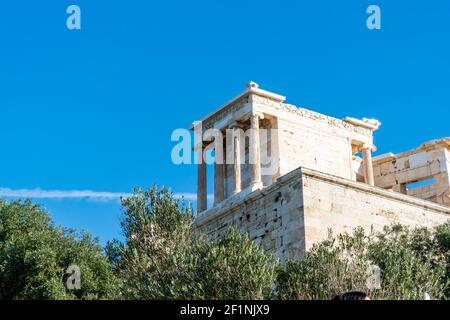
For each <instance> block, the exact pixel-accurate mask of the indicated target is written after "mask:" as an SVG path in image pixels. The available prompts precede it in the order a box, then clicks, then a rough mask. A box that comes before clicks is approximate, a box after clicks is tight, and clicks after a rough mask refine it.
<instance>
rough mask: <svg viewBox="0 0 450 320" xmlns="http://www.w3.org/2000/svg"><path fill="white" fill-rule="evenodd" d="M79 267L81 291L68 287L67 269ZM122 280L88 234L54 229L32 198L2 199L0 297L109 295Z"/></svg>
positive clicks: (97, 296) (30, 297)
mask: <svg viewBox="0 0 450 320" xmlns="http://www.w3.org/2000/svg"><path fill="white" fill-rule="evenodd" d="M73 264H75V265H77V266H78V267H79V268H80V271H81V289H80V290H68V289H67V288H66V280H67V277H68V275H66V270H67V268H68V267H69V266H71V265H73ZM117 289H118V280H117V278H116V277H115V275H114V273H113V270H112V268H111V266H110V264H109V262H108V260H107V258H106V256H105V255H104V254H103V249H102V247H101V246H100V245H99V244H98V241H97V240H96V239H93V238H92V237H91V236H90V235H89V234H87V233H84V234H82V235H77V234H76V232H75V231H73V230H70V229H62V228H61V227H55V226H54V225H53V222H52V220H51V218H50V216H49V215H48V213H47V212H45V211H44V210H42V209H41V208H40V207H39V206H38V205H35V204H32V203H31V202H30V201H26V202H20V201H14V202H11V203H8V202H4V201H1V200H0V299H108V298H114V297H116V296H117V294H118V292H117Z"/></svg>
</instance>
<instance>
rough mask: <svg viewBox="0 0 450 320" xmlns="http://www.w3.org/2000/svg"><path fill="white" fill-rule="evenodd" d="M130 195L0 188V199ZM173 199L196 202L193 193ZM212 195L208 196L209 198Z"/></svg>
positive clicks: (116, 197)
mask: <svg viewBox="0 0 450 320" xmlns="http://www.w3.org/2000/svg"><path fill="white" fill-rule="evenodd" d="M131 195H132V194H131V193H125V192H108V191H92V190H43V189H39V188H38V189H10V188H0V197H4V198H27V199H28V198H30V199H89V200H98V201H117V200H119V199H120V198H121V197H130V196H131ZM174 196H175V198H179V199H180V198H182V197H184V199H185V200H187V201H196V200H197V195H196V194H195V193H174ZM211 197H212V195H208V198H211Z"/></svg>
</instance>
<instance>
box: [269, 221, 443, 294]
mask: <svg viewBox="0 0 450 320" xmlns="http://www.w3.org/2000/svg"><path fill="white" fill-rule="evenodd" d="M448 234H449V224H446V225H443V226H441V227H439V228H437V229H436V230H435V232H434V233H432V232H430V231H429V230H427V229H425V228H419V229H413V230H410V229H408V228H406V227H402V226H400V225H394V226H391V227H386V228H385V229H384V231H383V232H381V233H376V234H375V233H373V232H371V233H370V234H368V235H367V234H365V233H364V231H363V230H362V229H361V228H357V229H356V230H355V231H354V232H353V234H352V235H348V234H344V235H340V236H338V237H336V238H331V239H330V240H327V241H324V242H322V243H320V244H318V245H315V246H314V247H313V248H312V249H311V250H310V251H309V252H307V253H306V255H305V257H304V259H302V260H300V261H289V262H288V263H287V264H286V265H285V267H284V268H282V270H281V271H280V272H279V274H278V278H277V286H276V287H277V296H278V297H279V298H280V299H331V298H332V297H334V296H335V295H337V294H339V293H342V292H346V291H365V292H368V293H369V295H370V296H371V298H372V299H402V300H407V299H422V298H423V295H424V294H425V293H428V294H429V295H430V296H431V297H432V298H433V299H443V298H448V296H447V297H446V292H448V289H447V291H446V288H448V283H449V277H448V268H449V266H448V246H447V247H446V244H447V245H448ZM372 265H376V266H378V267H379V268H380V270H381V288H379V289H376V288H373V287H369V288H368V287H367V279H368V278H369V276H370V272H369V270H370V266H372Z"/></svg>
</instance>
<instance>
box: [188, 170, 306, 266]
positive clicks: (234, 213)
mask: <svg viewBox="0 0 450 320" xmlns="http://www.w3.org/2000/svg"><path fill="white" fill-rule="evenodd" d="M300 178H301V177H300V175H299V174H298V172H292V173H291V174H288V175H285V176H284V177H282V178H280V179H279V180H278V182H277V183H275V184H272V185H271V186H269V187H267V188H265V189H262V190H257V191H255V192H253V193H251V194H245V192H242V193H240V194H237V195H235V196H233V197H231V198H229V199H226V200H224V201H223V202H221V203H220V205H219V206H217V207H214V208H212V209H209V210H207V211H205V212H204V213H203V214H201V215H200V216H199V217H197V219H196V226H197V230H198V231H199V232H204V233H206V234H208V235H209V236H211V237H212V238H217V237H221V236H222V235H223V234H224V232H226V231H227V230H228V228H230V227H231V226H233V225H234V226H236V227H237V228H238V229H239V230H240V231H241V232H245V233H249V235H250V237H251V239H252V240H254V241H256V242H257V243H259V244H260V245H261V246H262V248H264V250H266V251H268V252H271V253H274V254H276V255H277V256H278V257H280V258H282V259H284V258H285V257H291V258H300V257H301V256H302V255H303V253H304V246H305V242H304V241H305V235H304V225H303V198H302V196H301V185H302V184H301V179H300Z"/></svg>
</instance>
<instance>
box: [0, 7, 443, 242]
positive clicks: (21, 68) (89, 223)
mask: <svg viewBox="0 0 450 320" xmlns="http://www.w3.org/2000/svg"><path fill="white" fill-rule="evenodd" d="M71 4H76V5H79V6H80V8H81V11H82V30H79V31H69V30H68V29H67V28H66V18H67V14H66V8H67V7H68V6H69V5H71ZM370 4H377V5H379V6H380V7H381V12H382V29H381V30H379V31H370V30H368V29H367V28H366V18H367V14H366V9H367V7H368V6H369V5H370ZM0 39H1V42H0V120H1V122H0V138H1V151H0V152H1V156H0V190H1V191H0V194H2V193H3V196H6V195H8V194H9V195H10V196H11V194H25V195H28V196H32V197H34V198H35V200H36V201H37V202H39V203H42V204H43V206H44V207H45V208H47V209H48V210H49V211H50V212H51V213H52V215H53V217H54V218H55V220H56V221H57V222H58V223H60V224H62V225H64V226H67V227H74V228H77V229H85V230H88V231H90V232H92V233H93V234H94V235H97V236H99V237H100V239H101V241H102V243H104V242H105V241H107V240H108V239H112V238H113V237H118V236H119V235H120V228H119V219H120V213H121V211H120V205H119V202H118V200H117V194H121V193H128V192H130V191H131V189H132V188H134V187H149V186H151V185H153V184H155V183H156V184H159V185H166V186H170V187H172V188H173V189H174V190H175V192H177V193H187V194H189V193H195V192H196V168H195V166H194V165H185V166H175V165H173V164H172V162H171V158H170V152H171V148H172V147H173V145H174V143H172V142H171V141H170V135H171V133H172V131H173V130H174V129H176V128H187V127H188V126H189V124H190V123H191V122H192V121H194V120H197V119H199V118H200V117H201V116H203V115H205V114H206V113H208V112H209V111H211V110H212V109H214V108H216V107H218V106H219V105H221V104H222V103H224V102H226V101H228V100H229V99H230V98H232V97H233V96H235V95H236V94H238V93H240V92H241V91H242V90H243V88H244V85H245V83H246V82H248V81H250V80H253V81H256V82H257V83H259V85H260V86H261V87H262V88H263V89H267V90H269V91H273V92H276V93H280V94H283V95H285V96H287V102H288V103H292V104H295V105H297V106H302V107H306V108H309V109H313V110H315V111H319V112H322V113H325V114H328V115H332V116H335V117H338V118H343V117H345V116H353V117H359V118H361V117H369V118H376V119H379V120H380V121H381V122H382V123H383V125H382V127H381V128H380V130H379V131H378V132H376V135H375V139H376V140H375V141H376V144H377V146H378V150H379V151H378V153H384V152H389V151H392V152H399V151H403V150H407V149H410V148H414V147H417V146H418V145H419V144H420V143H422V142H424V141H427V140H431V139H435V138H439V137H444V136H449V135H450V126H449V122H450V111H449V110H450V95H449V92H450V91H449V88H450V79H449V77H450V44H449V43H450V41H449V39H450V2H449V1H448V0H434V1H400V0H398V1H384V0H383V1H381V0H372V1H364V0H358V1H355V0H339V1H338V0H335V1H331V0H327V1H325V0H316V1H299V0H296V1H257V2H256V1H242V0H240V1H234V0H231V1H230V0H228V1H211V0H209V1H165V2H162V1H161V2H159V3H156V1H147V0H141V1H137V0H129V1H103V0H96V1H87V0H72V1H64V0H60V1H40V2H37V1H21V0H17V1H4V2H2V4H1V5H0ZM24 189H25V191H24ZM35 189H40V190H42V191H39V192H38V191H36V190H35ZM20 190H21V191H20ZM54 190H57V191H58V190H59V193H58V192H54ZM77 190H79V191H84V190H92V191H94V192H108V193H112V194H110V195H109V196H105V194H103V196H102V195H98V196H91V197H88V195H87V194H86V193H79V192H77ZM50 191H51V192H50ZM20 192H21V193H20ZM58 195H59V197H58Z"/></svg>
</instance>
